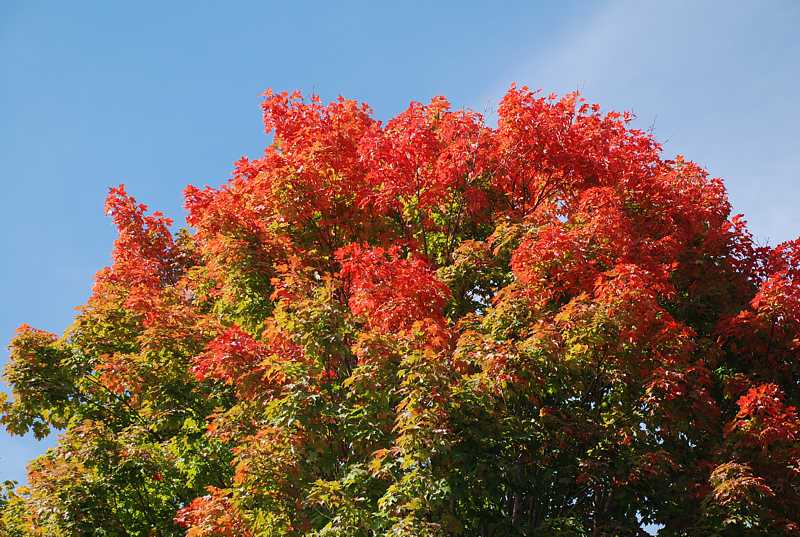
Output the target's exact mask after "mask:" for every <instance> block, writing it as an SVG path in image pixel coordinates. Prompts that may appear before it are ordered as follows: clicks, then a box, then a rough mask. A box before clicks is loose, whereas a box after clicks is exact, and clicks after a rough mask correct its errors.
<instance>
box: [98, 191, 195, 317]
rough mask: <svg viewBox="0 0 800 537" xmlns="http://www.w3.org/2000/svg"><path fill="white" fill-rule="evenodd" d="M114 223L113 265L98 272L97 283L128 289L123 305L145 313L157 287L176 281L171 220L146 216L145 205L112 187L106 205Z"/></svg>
mask: <svg viewBox="0 0 800 537" xmlns="http://www.w3.org/2000/svg"><path fill="white" fill-rule="evenodd" d="M105 210H106V213H107V214H109V215H111V217H112V219H113V220H114V224H115V225H116V226H117V230H118V232H119V236H118V237H117V240H116V242H115V243H114V255H113V259H114V264H113V267H112V268H111V269H108V270H107V271H105V272H101V273H100V274H98V282H99V283H101V282H111V283H118V284H121V285H123V286H124V287H126V288H127V289H128V296H127V300H126V302H125V306H126V307H127V308H129V309H131V310H132V311H136V312H140V313H144V314H146V313H148V312H151V311H153V310H154V309H157V308H158V303H157V301H158V297H159V292H160V290H161V289H162V288H163V287H164V286H165V285H169V284H173V283H175V281H176V279H177V276H178V274H179V272H178V269H179V267H178V266H177V265H176V261H175V251H174V249H175V244H174V242H173V238H172V233H170V230H169V227H170V226H171V225H172V220H171V219H169V218H166V217H165V216H163V215H162V214H161V213H159V212H158V211H156V212H154V213H153V214H151V215H147V214H146V212H147V206H146V205H144V204H139V203H137V202H136V200H135V199H134V198H133V197H132V196H129V195H128V193H127V192H126V191H125V187H124V186H123V185H120V186H118V187H116V188H112V189H111V190H110V192H109V194H108V198H107V199H106V205H105Z"/></svg>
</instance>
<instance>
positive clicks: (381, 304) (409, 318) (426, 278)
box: [336, 244, 450, 333]
mask: <svg viewBox="0 0 800 537" xmlns="http://www.w3.org/2000/svg"><path fill="white" fill-rule="evenodd" d="M336 258H337V260H338V261H339V262H340V263H341V265H342V270H341V275H342V278H343V280H344V281H345V282H347V286H348V294H349V300H348V304H349V305H350V309H351V310H352V311H353V313H354V314H356V315H361V316H363V317H364V318H365V320H366V322H367V324H368V325H369V326H370V327H371V328H373V329H375V330H379V331H382V332H389V333H392V332H395V331H403V330H408V329H409V328H411V327H412V326H413V325H414V323H416V322H418V321H424V322H430V323H432V324H434V325H439V326H441V325H443V324H444V322H445V321H444V316H443V310H444V305H445V303H446V302H447V300H448V298H449V297H450V290H449V289H448V287H447V286H446V285H445V284H443V283H442V282H441V281H440V280H439V279H438V278H437V277H436V274H435V273H434V271H433V269H432V267H431V266H430V265H429V264H428V263H426V262H425V261H424V260H423V259H421V258H419V257H417V256H411V257H403V256H402V255H401V249H400V248H399V247H397V246H395V247H392V248H389V249H386V248H382V247H376V248H371V247H369V246H362V245H359V244H351V245H349V246H347V247H344V248H340V249H339V250H337V252H336Z"/></svg>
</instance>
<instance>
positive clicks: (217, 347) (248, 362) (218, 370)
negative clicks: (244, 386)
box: [192, 326, 268, 385]
mask: <svg viewBox="0 0 800 537" xmlns="http://www.w3.org/2000/svg"><path fill="white" fill-rule="evenodd" d="M267 353H268V349H267V347H265V346H264V345H263V344H262V343H259V342H258V341H256V340H255V339H253V337H252V336H250V335H249V334H247V333H246V332H244V331H242V329H241V328H239V327H238V326H231V327H230V328H228V329H227V330H225V331H224V332H223V333H222V334H220V335H219V336H217V337H216V338H214V339H213V340H212V341H211V342H210V343H209V344H208V346H207V347H206V351H205V352H204V353H202V354H200V355H198V356H196V357H195V358H194V360H193V363H192V373H194V375H195V377H196V378H197V380H205V379H209V378H212V379H216V380H221V381H223V382H225V383H226V384H230V385H232V384H238V383H243V382H245V381H246V379H247V378H249V377H250V376H252V375H259V374H260V372H261V370H260V367H259V364H260V363H261V362H262V361H263V360H264V358H265V357H266V356H267Z"/></svg>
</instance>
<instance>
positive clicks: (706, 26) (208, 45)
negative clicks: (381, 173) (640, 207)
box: [0, 0, 800, 480]
mask: <svg viewBox="0 0 800 537" xmlns="http://www.w3.org/2000/svg"><path fill="white" fill-rule="evenodd" d="M379 4H381V3H378V2H360V3H359V2H319V3H301V2H280V3H278V2H274V3H272V2H202V1H192V2H189V1H185V2H179V1H173V2H163V1H158V2H155V1H153V2H148V1H138V2H124V3H123V2H107V1H96V2H92V1H79V2H63V1H53V2H43V1H36V0H27V1H15V0H4V1H2V2H0V114H2V115H0V118H1V119H0V163H2V172H0V181H1V182H2V191H1V192H2V195H1V196H0V251H2V252H3V253H4V255H3V260H4V261H3V262H2V264H0V271H2V272H1V273H0V296H2V297H3V302H4V303H3V307H2V310H0V340H2V341H3V342H7V341H8V339H9V338H10V337H11V335H12V334H13V331H14V329H15V328H16V326H18V325H19V324H20V323H22V322H27V323H29V324H32V325H34V326H36V327H39V328H44V329H47V330H51V331H56V332H61V331H62V330H63V329H64V328H65V327H66V326H67V325H68V324H69V323H70V319H71V317H72V315H73V313H74V310H73V308H74V307H75V306H77V305H79V304H81V303H82V302H84V301H85V299H86V297H87V296H88V292H89V290H90V287H91V282H92V276H93V274H94V272H95V271H96V270H98V269H99V268H101V267H102V266H104V265H105V264H107V263H108V261H109V254H110V251H111V245H112V242H113V239H114V232H113V228H112V226H111V224H110V222H109V221H108V220H107V219H106V218H105V217H104V216H103V213H102V204H103V199H104V197H105V192H106V188H107V187H108V186H109V185H112V184H117V183H120V182H124V183H126V184H127V186H128V189H129V191H130V192H132V193H133V194H134V195H136V196H137V197H138V198H139V199H140V200H141V201H143V202H145V203H147V204H149V205H150V206H151V207H152V208H157V209H160V210H162V211H164V212H166V213H167V214H169V215H171V216H173V217H176V220H178V221H180V220H181V219H182V216H183V209H182V207H181V206H182V198H181V191H182V189H183V187H184V186H185V185H186V184H187V183H194V184H198V185H203V184H212V185H216V184H219V183H221V182H223V181H224V180H225V179H226V178H227V177H228V176H229V173H230V170H231V165H232V163H233V162H234V161H235V160H237V159H238V158H239V157H240V156H242V155H259V154H260V153H261V151H262V149H263V146H264V143H265V141H266V137H265V135H264V134H263V129H262V126H261V119H260V109H259V103H260V99H259V94H260V93H261V92H262V91H263V90H264V89H266V88H267V87H273V88H275V89H288V90H291V89H301V90H303V91H305V92H312V91H313V92H316V93H318V94H320V95H321V96H322V97H323V98H333V97H335V96H336V95H338V94H343V95H345V96H348V97H353V98H357V99H360V100H364V101H366V102H368V103H369V104H370V105H371V106H372V107H373V108H374V110H375V112H376V115H377V116H378V117H380V118H388V117H391V116H392V115H393V114H395V113H397V112H399V111H400V110H402V109H403V108H405V106H406V105H407V104H408V101H409V100H411V99H415V100H427V99H429V98H430V97H432V96H434V95H440V94H442V95H446V96H447V97H448V98H450V100H451V102H452V103H453V104H454V105H456V106H458V107H460V106H465V107H470V108H474V109H477V110H480V111H486V112H488V113H489V115H490V117H491V112H492V110H493V109H494V107H495V105H496V103H497V101H498V100H499V98H500V96H501V95H502V94H503V92H504V90H505V89H506V88H507V87H508V85H509V84H510V83H511V82H512V81H517V82H519V83H520V84H527V85H529V86H531V87H535V88H542V89H544V90H545V91H546V92H550V91H556V92H565V91H570V90H573V89H579V90H581V91H582V92H583V93H584V94H585V95H586V96H587V98H589V99H590V100H592V101H596V102H599V103H601V104H602V105H603V106H604V107H606V108H614V109H620V110H632V111H633V112H635V113H636V114H637V116H638V119H637V124H638V125H639V126H640V127H643V128H649V127H650V126H653V127H654V132H655V134H656V136H657V137H658V138H659V139H660V140H662V141H665V142H666V144H665V152H666V153H668V154H670V155H672V154H675V153H682V154H684V155H686V156H687V157H688V158H690V159H692V160H695V161H697V162H699V163H700V164H702V165H704V166H706V167H707V168H708V169H709V170H710V171H711V173H712V174H713V175H715V176H721V177H724V178H725V179H726V183H727V186H728V189H729V191H730V194H731V198H732V200H733V203H734V208H735V210H736V211H737V212H743V213H745V214H746V216H747V217H748V219H749V221H750V224H751V228H752V229H753V231H754V233H755V235H756V237H757V238H759V239H760V240H762V241H765V242H766V241H769V242H771V243H776V242H779V241H782V240H787V239H790V238H794V237H796V236H798V235H800V211H798V210H797V208H796V207H797V203H798V200H800V176H799V175H798V173H797V171H798V169H800V132H798V125H800V112H798V107H797V104H796V102H795V100H796V96H797V95H798V90H797V86H798V83H800V60H798V58H800V39H798V38H797V36H796V29H797V28H798V27H800V2H794V1H792V0H786V1H780V0H772V1H771V2H763V3H762V2H711V1H707V2H704V1H699V0H697V1H692V2H680V1H670V2H660V3H655V2H650V1H641V2H638V1H619V2H595V3H589V2H578V1H577V0H576V1H572V2H569V1H567V2H555V1H552V2H530V1H527V2H510V1H509V2H465V1H459V2H452V3H449V2H438V3H435V4H434V3H433V2H428V3H426V2H419V3H414V2H405V3H402V2H394V3H391V5H390V3H388V2H387V3H383V4H385V6H386V7H380V6H379ZM5 359H6V354H5V353H3V354H0V361H5ZM50 442H52V440H49V441H46V442H43V443H36V442H34V441H33V440H32V439H30V438H12V437H9V436H7V435H5V433H1V432H0V480H5V479H17V480H24V466H25V462H26V461H27V460H29V459H30V458H32V457H33V456H35V455H36V454H38V453H41V452H42V451H43V450H44V449H45V448H46V446H47V445H49V444H50Z"/></svg>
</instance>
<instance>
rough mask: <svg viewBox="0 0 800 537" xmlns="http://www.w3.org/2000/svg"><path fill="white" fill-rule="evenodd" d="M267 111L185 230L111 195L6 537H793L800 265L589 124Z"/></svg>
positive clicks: (17, 428)
mask: <svg viewBox="0 0 800 537" xmlns="http://www.w3.org/2000/svg"><path fill="white" fill-rule="evenodd" d="M263 112H264V124H265V127H266V131H267V132H268V133H272V134H273V138H272V142H271V143H270V145H269V146H268V147H267V148H266V150H265V152H264V154H263V156H262V157H261V158H257V159H253V160H250V159H247V158H242V159H241V160H240V161H239V162H237V163H236V166H235V170H234V172H233V174H232V177H231V179H230V180H229V181H228V182H227V183H225V184H224V185H222V186H221V187H219V188H210V187H206V188H197V187H194V186H189V187H187V189H186V191H185V203H186V208H187V211H188V217H187V226H186V227H185V228H182V229H180V230H177V231H173V229H172V222H171V220H170V219H169V218H167V217H165V216H164V215H162V214H160V213H159V212H153V213H150V212H149V211H148V208H147V207H146V206H145V205H142V204H140V203H138V202H137V201H136V200H135V199H134V198H133V197H132V196H131V195H129V194H128V192H127V191H126V190H125V188H124V187H123V186H119V187H115V188H112V189H111V190H110V192H109V195H108V199H107V202H106V211H107V213H108V214H109V215H110V216H111V218H112V219H113V221H114V223H115V225H116V227H117V228H118V231H119V236H118V239H117V240H116V243H115V245H114V251H113V263H112V265H111V266H110V267H107V268H105V269H103V270H101V271H100V272H99V273H98V274H97V275H96V278H95V284H94V288H93V292H92V295H91V297H90V298H89V300H88V302H87V303H86V304H85V305H84V306H82V307H81V308H80V309H79V312H78V313H77V315H76V318H75V321H74V324H73V325H72V326H71V327H70V328H69V329H68V330H67V331H66V332H65V333H64V334H63V335H62V336H57V335H54V334H50V333H46V332H44V331H41V330H37V329H35V328H31V327H29V326H26V325H23V326H21V327H20V328H19V330H18V333H17V335H16V337H15V338H14V340H13V341H12V343H11V345H10V361H9V364H8V366H7V368H6V371H5V376H6V380H7V382H8V383H9V385H10V386H11V388H12V391H13V397H12V398H11V399H9V400H4V401H2V406H0V421H1V422H2V424H3V426H4V427H5V428H6V430H7V431H9V432H10V433H12V434H24V433H27V432H29V431H33V433H35V434H36V435H37V436H38V437H43V436H46V435H47V434H49V433H50V431H52V430H54V429H57V430H59V432H60V437H59V442H58V445H57V446H56V447H55V448H53V449H51V450H49V451H48V452H47V453H46V454H44V455H42V456H41V457H39V458H37V459H36V460H34V461H32V462H31V463H30V465H29V468H28V481H29V482H28V484H27V485H26V486H14V484H13V483H8V484H6V486H5V488H4V489H3V492H2V493H0V533H2V534H3V535H9V536H55V537H62V536H63V537H67V536H128V535H129V536H159V537H167V536H178V535H187V536H188V537H215V536H219V537H266V536H317V537H323V536H343V537H348V536H349V537H368V536H378V535H385V536H391V537H404V536H407V537H426V536H430V537H434V536H437V537H444V536H480V537H490V536H515V535H518V536H614V535H620V536H626V535H630V536H635V535H642V534H643V531H642V529H641V528H642V526H643V525H647V524H658V525H662V526H663V528H662V529H661V532H660V535H664V536H696V535H709V536H713V535H726V536H729V535H730V536H736V535H741V536H750V535H784V534H785V535H800V525H798V521H797V519H798V513H800V444H798V439H799V438H800V416H798V412H797V410H796V408H795V405H796V404H797V403H798V400H799V399H800V338H799V337H798V334H800V330H798V328H800V240H796V241H791V242H787V243H783V244H780V245H777V246H775V247H768V246H760V245H758V244H756V243H755V242H754V240H753V239H752V237H751V235H750V233H749V232H748V230H747V227H746V224H745V222H744V220H743V218H742V217H741V216H740V215H732V214H731V206H730V204H729V201H728V199H727V195H726V192H725V189H724V186H723V183H722V181H721V180H719V179H715V178H710V177H709V175H708V174H707V172H706V171H705V170H703V169H702V168H701V167H699V166H698V165H696V164H694V163H692V162H690V161H688V160H686V159H684V158H683V157H681V156H678V157H675V158H674V159H672V160H666V159H665V158H663V157H662V154H661V147H660V145H659V144H658V143H657V142H656V140H655V139H654V138H653V136H652V135H651V134H649V133H647V132H643V131H641V130H637V129H634V128H632V126H631V125H630V121H631V116H630V115H629V114H619V113H614V112H611V113H604V112H601V110H600V107H599V106H597V105H590V104H588V103H586V102H584V100H583V99H582V98H581V97H580V96H579V95H577V94H568V95H566V96H563V97H557V96H555V95H550V96H545V95H541V94H539V93H538V92H533V91H530V90H529V89H528V88H526V87H515V86H512V87H511V89H510V90H509V91H508V92H507V93H506V95H505V96H504V98H503V99H502V101H501V103H500V105H499V109H498V119H497V124H496V126H492V125H489V124H487V123H486V122H485V120H484V118H483V117H482V116H481V115H480V114H478V113H475V112H472V111H469V110H454V109H452V108H451V106H450V104H449V103H448V102H447V100H446V99H445V98H443V97H436V98H434V99H433V100H432V101H431V102H430V103H429V104H421V103H418V102H412V103H411V105H410V106H409V107H408V109H407V110H405V111H404V112H402V113H401V114H399V115H397V116H396V117H394V118H393V119H391V120H389V121H387V122H385V123H384V122H380V121H377V120H376V119H374V118H373V116H372V112H371V110H370V109H369V107H368V106H367V105H365V104H363V103H359V102H356V101H353V100H347V99H344V98H339V99H337V100H335V101H333V102H330V103H323V102H322V101H321V100H320V99H319V98H318V97H315V96H312V97H310V98H304V97H303V96H302V95H300V94H299V93H292V94H288V93H273V92H271V91H268V92H267V93H266V94H265V96H264V101H263Z"/></svg>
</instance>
